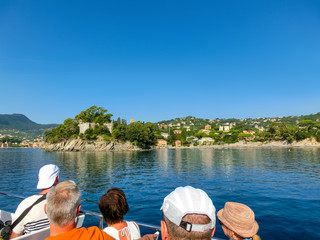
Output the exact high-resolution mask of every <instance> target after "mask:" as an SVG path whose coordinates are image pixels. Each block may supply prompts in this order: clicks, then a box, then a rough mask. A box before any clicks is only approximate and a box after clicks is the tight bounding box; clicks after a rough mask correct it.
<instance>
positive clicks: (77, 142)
mask: <svg viewBox="0 0 320 240" xmlns="http://www.w3.org/2000/svg"><path fill="white" fill-rule="evenodd" d="M309 147H320V143H319V142H317V141H316V140H315V139H305V140H303V141H299V142H296V141H295V142H292V143H288V142H286V141H270V142H263V143H262V142H245V141H240V142H237V143H233V144H220V145H199V146H190V147H174V146H173V147H172V146H168V147H166V148H168V149H178V148H179V149H189V148H216V149H221V148H309ZM44 149H45V150H46V151H48V152H60V151H61V152H111V151H142V150H144V149H142V148H139V147H137V146H135V145H133V144H132V143H130V142H125V143H123V142H114V141H109V142H106V141H103V140H95V141H87V140H82V139H80V138H77V139H71V140H68V141H64V142H60V143H54V144H49V143H47V144H45V146H44ZM153 149H159V148H158V147H154V148H153Z"/></svg>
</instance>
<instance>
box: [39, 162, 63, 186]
mask: <svg viewBox="0 0 320 240" xmlns="http://www.w3.org/2000/svg"><path fill="white" fill-rule="evenodd" d="M59 174H60V169H59V168H58V167H57V166H56V165H54V164H48V165H44V166H43V167H42V168H40V170H39V181H38V185H37V189H45V188H50V187H52V185H53V184H54V182H55V180H56V178H57V176H59Z"/></svg>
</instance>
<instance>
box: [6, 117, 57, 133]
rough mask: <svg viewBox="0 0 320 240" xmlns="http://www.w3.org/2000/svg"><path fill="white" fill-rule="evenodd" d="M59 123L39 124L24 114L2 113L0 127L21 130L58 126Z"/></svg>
mask: <svg viewBox="0 0 320 240" xmlns="http://www.w3.org/2000/svg"><path fill="white" fill-rule="evenodd" d="M57 126H58V124H38V123H35V122H33V121H31V120H30V119H29V118H27V117H26V116H25V115H23V114H0V129H15V130H20V131H30V130H31V131H32V130H45V129H50V128H54V127H57Z"/></svg>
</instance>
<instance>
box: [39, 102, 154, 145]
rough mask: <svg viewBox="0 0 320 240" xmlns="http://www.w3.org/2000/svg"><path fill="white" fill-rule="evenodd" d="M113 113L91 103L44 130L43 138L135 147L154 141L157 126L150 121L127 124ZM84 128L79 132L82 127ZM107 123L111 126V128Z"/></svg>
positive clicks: (51, 141)
mask: <svg viewBox="0 0 320 240" xmlns="http://www.w3.org/2000/svg"><path fill="white" fill-rule="evenodd" d="M112 116H113V115H112V114H110V113H107V109H104V108H102V107H97V106H92V107H90V108H88V109H86V110H84V111H82V112H80V113H79V114H78V115H76V116H75V118H74V119H71V118H68V119H66V120H65V121H64V122H63V124H60V125H59V126H58V127H56V128H53V129H52V130H47V131H45V132H44V136H45V141H46V142H48V143H59V142H63V141H67V140H70V139H76V138H80V139H82V140H86V141H94V140H104V141H106V142H117V143H121V142H123V143H124V142H127V141H129V142H131V143H132V144H134V145H135V146H138V147H140V148H144V149H148V148H150V147H152V146H154V145H155V144H156V143H157V139H156V135H155V134H156V132H157V131H158V126H157V125H156V124H153V123H151V122H147V123H143V122H133V123H130V124H127V122H126V121H125V120H122V119H120V118H118V119H117V120H116V121H112V120H111V117H112ZM83 126H84V127H85V129H84V131H83V132H81V128H82V127H83ZM110 126H112V128H111V129H110Z"/></svg>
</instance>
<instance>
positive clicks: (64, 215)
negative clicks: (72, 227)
mask: <svg viewBox="0 0 320 240" xmlns="http://www.w3.org/2000/svg"><path fill="white" fill-rule="evenodd" d="M80 201H81V193H80V189H79V187H78V186H77V184H76V183H75V182H74V181H71V180H68V181H64V182H61V183H59V184H57V185H56V186H54V187H52V188H51V189H50V190H49V192H48V194H47V215H48V218H49V221H50V223H53V224H55V225H57V226H60V227H64V226H66V225H67V224H68V223H70V222H74V221H75V218H76V216H77V208H78V206H79V205H80Z"/></svg>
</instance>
